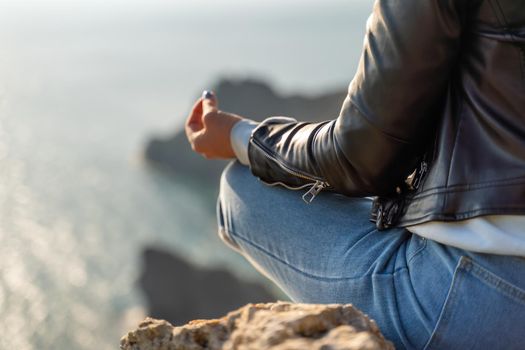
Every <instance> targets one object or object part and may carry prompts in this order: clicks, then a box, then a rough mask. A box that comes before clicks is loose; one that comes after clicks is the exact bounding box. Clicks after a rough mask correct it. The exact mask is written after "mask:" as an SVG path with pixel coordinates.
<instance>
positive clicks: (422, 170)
mask: <svg viewBox="0 0 525 350" xmlns="http://www.w3.org/2000/svg"><path fill="white" fill-rule="evenodd" d="M427 171H428V164H427V162H425V161H422V162H421V164H420V165H419V169H418V170H417V173H416V176H415V177H414V181H413V182H412V188H413V189H414V190H417V189H418V188H419V186H420V185H421V183H422V182H423V178H424V177H425V175H426V174H427Z"/></svg>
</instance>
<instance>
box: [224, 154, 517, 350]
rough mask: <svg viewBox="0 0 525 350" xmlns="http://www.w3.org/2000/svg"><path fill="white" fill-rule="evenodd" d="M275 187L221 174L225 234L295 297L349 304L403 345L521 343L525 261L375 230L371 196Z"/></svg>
mask: <svg viewBox="0 0 525 350" xmlns="http://www.w3.org/2000/svg"><path fill="white" fill-rule="evenodd" d="M303 192H304V191H290V190H287V189H284V188H281V187H270V186H267V185H264V184H263V183H262V182H260V181H259V180H257V179H256V178H255V177H253V176H252V175H251V173H250V171H249V169H248V168H247V167H245V166H243V165H241V164H239V163H238V162H234V163H231V164H230V165H229V166H228V167H227V168H226V170H225V171H224V173H223V176H222V178H221V192H220V195H219V200H218V206H217V214H218V220H219V234H220V236H221V238H222V239H223V240H224V241H225V242H226V243H227V244H228V245H230V246H231V247H232V248H234V249H235V250H237V251H238V252H240V253H241V254H243V255H244V256H245V257H246V258H247V259H248V260H249V261H250V262H251V263H252V264H253V265H254V266H255V267H256V268H257V269H258V270H259V271H261V273H263V274H264V275H266V276H267V277H268V278H270V279H271V280H272V281H273V282H275V283H276V284H277V285H278V286H280V288H281V289H282V290H283V291H284V292H285V293H287V294H288V295H289V296H290V297H291V298H292V299H293V300H294V301H297V302H306V303H352V304H354V305H355V306H357V307H358V308H360V309H361V310H363V311H364V312H365V313H367V314H368V315H369V316H370V317H371V318H373V319H374V320H375V321H376V322H377V323H378V325H379V327H380V328H381V331H382V332H383V334H384V335H385V336H386V337H387V338H388V339H390V340H391V341H392V342H394V344H395V346H396V348H398V349H466V348H469V349H524V348H525V259H523V258H518V257H506V256H498V255H489V254H477V253H471V252H468V251H464V250H461V249H457V248H453V247H449V246H445V245H442V244H439V243H436V242H434V241H430V240H426V239H424V238H421V237H419V236H417V235H414V234H411V233H410V232H408V231H406V230H405V229H403V228H396V229H391V230H388V231H377V230H376V228H375V226H374V225H373V224H372V223H371V222H369V220H368V215H369V210H370V205H371V202H370V200H368V199H364V198H348V197H344V196H341V195H337V194H333V193H321V194H320V195H319V196H318V197H317V198H316V199H315V201H314V202H313V203H312V204H310V205H307V204H305V203H304V202H303V201H302V199H301V195H302V193H303Z"/></svg>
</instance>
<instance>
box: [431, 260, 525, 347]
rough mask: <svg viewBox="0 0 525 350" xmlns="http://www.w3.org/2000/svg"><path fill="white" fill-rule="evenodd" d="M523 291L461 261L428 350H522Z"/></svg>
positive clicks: (524, 336)
mask: <svg viewBox="0 0 525 350" xmlns="http://www.w3.org/2000/svg"><path fill="white" fill-rule="evenodd" d="M524 329H525V291H524V290H523V289H520V288H518V287H516V286H515V285H513V284H511V283H509V282H508V281H506V280H504V279H503V278H501V277H499V276H497V275H496V274H494V273H492V272H490V271H489V270H487V269H485V268H483V267H481V266H480V265H478V264H477V263H476V262H474V261H473V260H471V259H469V258H466V257H462V258H461V259H460V261H459V263H458V265H457V267H456V270H455V272H454V278H453V280H452V285H451V287H450V289H449V292H448V296H447V299H446V301H445V304H444V305H443V308H442V310H441V314H440V316H439V319H438V322H437V324H436V327H435V329H434V331H433V332H432V335H431V337H430V339H429V341H428V342H427V345H426V346H425V349H426V350H430V349H524V348H525V332H524Z"/></svg>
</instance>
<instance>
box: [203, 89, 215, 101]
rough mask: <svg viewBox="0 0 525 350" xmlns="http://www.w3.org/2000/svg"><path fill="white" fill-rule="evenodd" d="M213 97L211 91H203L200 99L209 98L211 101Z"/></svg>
mask: <svg viewBox="0 0 525 350" xmlns="http://www.w3.org/2000/svg"><path fill="white" fill-rule="evenodd" d="M214 97H215V95H214V94H213V92H212V91H209V90H204V91H203V92H202V98H210V99H211V98H214Z"/></svg>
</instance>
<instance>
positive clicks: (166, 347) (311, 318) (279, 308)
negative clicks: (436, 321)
mask: <svg viewBox="0 0 525 350" xmlns="http://www.w3.org/2000/svg"><path fill="white" fill-rule="evenodd" d="M120 347H121V349H122V350H183V349H184V350H203V349H208V350H219V349H221V350H255V349H257V350H266V349H272V350H303V349H311V350H350V349H362V350H365V349H366V350H372V349H394V346H393V345H392V343H390V342H389V341H387V340H386V339H385V338H384V337H383V335H382V334H381V332H380V331H379V329H378V327H377V325H376V324H375V322H374V321H372V320H370V319H369V318H368V317H367V316H366V315H364V314H363V313H362V312H361V311H359V310H357V309H356V308H354V307H353V306H352V305H350V304H348V305H337V304H333V305H317V304H293V303H286V302H277V303H268V304H248V305H246V306H244V307H242V308H240V309H238V310H236V311H233V312H230V313H229V314H228V315H226V316H225V317H223V318H221V319H216V320H196V321H192V322H190V323H188V324H186V325H184V326H182V327H173V326H172V325H171V324H170V323H168V322H166V321H160V320H155V319H152V318H147V319H146V320H144V321H143V322H142V323H141V324H140V325H139V328H138V329H136V330H133V331H131V332H129V333H128V334H127V335H126V336H124V337H123V338H122V339H121V342H120Z"/></svg>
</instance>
